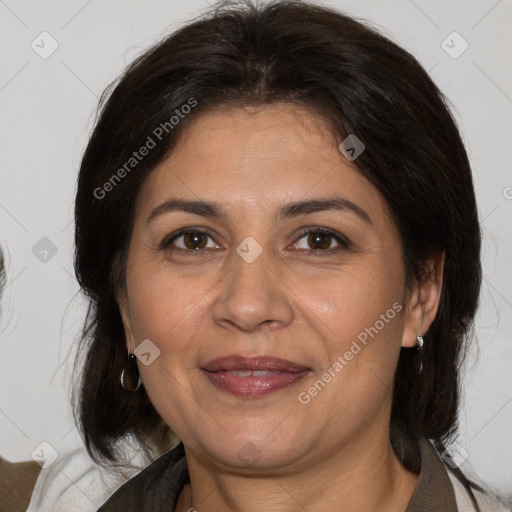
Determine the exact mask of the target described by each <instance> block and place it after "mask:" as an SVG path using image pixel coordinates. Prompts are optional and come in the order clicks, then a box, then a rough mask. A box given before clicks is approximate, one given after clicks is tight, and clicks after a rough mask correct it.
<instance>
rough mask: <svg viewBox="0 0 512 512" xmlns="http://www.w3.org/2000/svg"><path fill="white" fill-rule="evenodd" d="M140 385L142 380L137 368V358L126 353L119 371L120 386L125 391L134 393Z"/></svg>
mask: <svg viewBox="0 0 512 512" xmlns="http://www.w3.org/2000/svg"><path fill="white" fill-rule="evenodd" d="M141 384H142V379H141V378H140V375H139V368H138V367H137V357H135V355H134V354H130V351H128V357H127V358H126V361H125V363H124V365H123V369H122V370H121V386H123V389H124V390H125V391H129V392H130V393H135V391H137V390H138V389H139V388H140V386H141Z"/></svg>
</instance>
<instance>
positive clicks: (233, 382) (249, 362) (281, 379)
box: [201, 355, 310, 398]
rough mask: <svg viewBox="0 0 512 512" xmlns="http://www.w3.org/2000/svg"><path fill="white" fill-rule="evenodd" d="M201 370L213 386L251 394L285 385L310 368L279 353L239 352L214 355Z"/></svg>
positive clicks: (263, 393)
mask: <svg viewBox="0 0 512 512" xmlns="http://www.w3.org/2000/svg"><path fill="white" fill-rule="evenodd" d="M201 370H202V372H203V374H204V375H205V376H206V377H207V378H208V380H209V381H210V382H211V383H212V384H213V385H214V386H216V387H217V388H219V389H222V390H224V391H228V392H229V393H231V394H233V395H236V396H244V397H252V398H256V397H258V396H263V395H267V394H269V393H273V392H275V391H278V390H280V389H283V388H287V387H289V386H291V385H293V384H295V383H296V382H298V381H299V380H302V379H303V378H304V377H305V376H306V375H307V374H308V373H309V372H310V368H307V367H305V366H302V365H300V364H298V363H295V362H293V361H288V360H286V359H281V358H279V357H271V356H256V357H243V356H239V355H231V356H226V357H220V358H218V359H214V360H212V361H209V362H208V363H206V364H205V365H204V366H203V367H202V368H201ZM240 372H241V373H242V374H241V375H240V374H239V373H240ZM247 372H251V373H250V374H247ZM254 372H256V374H254ZM262 372H264V373H262Z"/></svg>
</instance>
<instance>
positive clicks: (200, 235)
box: [160, 228, 221, 254]
mask: <svg viewBox="0 0 512 512" xmlns="http://www.w3.org/2000/svg"><path fill="white" fill-rule="evenodd" d="M208 239H210V240H211V242H210V243H209V244H208ZM160 248H161V249H167V250H171V251H174V250H178V251H183V252H188V253H196V254H197V253H201V252H202V251H204V250H206V249H219V248H221V246H220V245H218V244H217V243H215V242H214V241H213V239H212V236H211V234H210V233H209V232H208V230H205V229H200V228H184V229H180V230H179V231H178V232H177V233H174V234H173V235H171V236H170V237H167V238H165V239H164V240H163V241H162V243H161V244H160Z"/></svg>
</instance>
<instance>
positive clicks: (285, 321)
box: [213, 250, 294, 332]
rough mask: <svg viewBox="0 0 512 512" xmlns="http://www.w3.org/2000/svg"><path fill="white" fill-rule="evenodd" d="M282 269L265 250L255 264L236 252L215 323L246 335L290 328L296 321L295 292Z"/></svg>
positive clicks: (217, 302) (216, 306) (215, 309)
mask: <svg viewBox="0 0 512 512" xmlns="http://www.w3.org/2000/svg"><path fill="white" fill-rule="evenodd" d="M278 266H279V265H278V263H277V262H274V264H273V263H272V261H271V258H270V257H269V256H268V255H267V253H266V251H265V250H264V251H263V253H262V254H261V255H260V256H259V257H258V258H256V259H255V260H254V261H252V262H248V261H245V260H244V259H243V258H242V257H240V256H239V255H238V254H237V253H235V252H234V253H233V255H232V258H231V262H230V267H229V269H228V272H227V274H226V277H225V278H224V279H223V280H222V285H221V286H222V287H221V288H220V293H219V296H218V297H217V299H216V300H215V302H214V304H213V318H214V321H215V323H216V324H217V325H219V326H223V327H225V328H229V329H238V330H240V331H244V332H254V331H257V330H258V329H260V330H261V329H263V328H265V329H278V328H280V327H284V326H286V325H289V324H290V323H291V322H292V321H293V318H294V309H293V292H292V291H291V290H290V289H289V288H288V287H287V286H286V284H285V283H284V282H283V279H282V276H280V275H279V269H278Z"/></svg>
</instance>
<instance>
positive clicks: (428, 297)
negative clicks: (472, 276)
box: [402, 251, 445, 347]
mask: <svg viewBox="0 0 512 512" xmlns="http://www.w3.org/2000/svg"><path fill="white" fill-rule="evenodd" d="M444 261H445V252H444V251H442V252H438V253H436V254H435V255H434V256H432V257H431V258H430V259H429V260H428V261H427V262H426V264H425V267H424V272H423V273H422V275H421V278H420V279H419V280H418V282H416V283H415V284H414V285H413V286H412V288H411V289H410V290H409V292H408V294H407V299H406V316H405V325H404V332H403V336H402V347H414V346H415V345H416V336H423V335H424V334H425V333H426V332H427V331H428V329H429V327H430V326H431V324H432V322H433V321H434V318H435V317H436V314H437V310H438V308H439V302H440V301H441V291H442V288H443V269H444Z"/></svg>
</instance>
